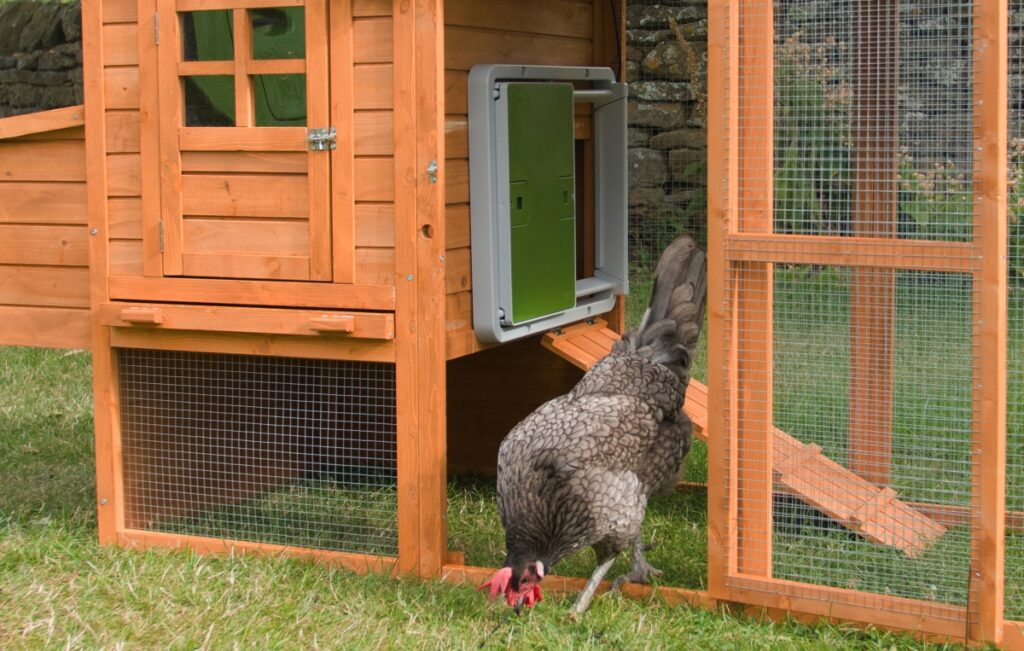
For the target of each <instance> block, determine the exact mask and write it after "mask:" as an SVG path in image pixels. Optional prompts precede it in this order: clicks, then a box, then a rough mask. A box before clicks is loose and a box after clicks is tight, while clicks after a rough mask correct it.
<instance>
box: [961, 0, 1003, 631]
mask: <svg viewBox="0 0 1024 651" xmlns="http://www.w3.org/2000/svg"><path fill="white" fill-rule="evenodd" d="M1007 12H1008V9H1007V3H1006V2H1000V1H999V0H982V1H980V2H977V3H975V5H974V28H975V31H974V34H975V37H976V41H975V47H976V48H977V49H978V54H977V55H976V56H975V57H974V75H973V76H974V79H975V80H977V93H978V97H981V98H984V101H979V102H978V104H977V106H976V108H975V109H974V116H975V119H974V145H975V149H976V150H977V154H976V155H977V157H978V159H979V160H980V165H977V166H975V167H974V188H976V190H975V198H976V201H975V202H974V224H973V225H974V228H973V232H974V242H975V244H976V245H977V246H978V248H979V250H980V251H981V254H982V265H981V269H980V270H979V271H978V273H976V274H975V276H974V284H973V286H974V288H975V291H976V292H978V294H979V296H978V298H979V299H980V300H978V301H976V302H975V305H976V310H975V315H974V320H973V322H974V328H973V330H974V331H973V340H974V342H975V345H976V347H977V349H978V353H979V354H978V358H977V362H976V363H975V367H974V369H975V370H974V376H973V382H972V385H973V391H972V395H973V398H974V399H973V412H974V413H973V418H972V430H973V433H972V437H971V447H972V449H973V450H974V454H975V455H976V456H975V459H976V463H975V464H974V467H973V480H974V481H973V491H972V500H971V502H972V504H973V505H974V506H975V508H976V509H977V510H976V513H977V517H976V518H975V521H974V526H973V527H972V532H971V543H972V552H973V553H972V563H971V572H972V574H973V577H972V579H973V580H972V581H971V582H970V586H971V592H970V594H969V596H968V599H969V601H968V604H969V608H970V610H971V613H972V615H974V614H976V615H977V620H976V625H975V626H972V627H971V633H972V639H975V640H978V641H980V642H987V643H990V644H999V643H1000V642H1002V638H1003V612H1004V601H1005V590H1006V585H1005V564H1006V561H1005V556H1006V391H1007V384H1006V362H1007V352H1006V347H1007V342H1006V339H1007V291H1008V287H1007V259H1006V252H1007V241H1008V225H1007V222H1008V221H1009V220H1008V219H1007V218H1006V215H1007V162H1006V158H1007V96H1008V89H1007V86H1008V82H1007V74H1008V72H1007V70H1008V64H1007V60H1008V57H1007V52H1008V44H1007V40H1008V38H1009V29H1008V22H1009V20H1008V15H1007Z"/></svg>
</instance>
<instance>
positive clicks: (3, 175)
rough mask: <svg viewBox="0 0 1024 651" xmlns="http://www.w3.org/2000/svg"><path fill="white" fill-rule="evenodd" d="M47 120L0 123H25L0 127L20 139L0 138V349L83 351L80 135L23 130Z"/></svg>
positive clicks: (85, 295) (85, 281) (85, 259)
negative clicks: (21, 347)
mask: <svg viewBox="0 0 1024 651" xmlns="http://www.w3.org/2000/svg"><path fill="white" fill-rule="evenodd" d="M62 110H65V111H66V109H62ZM77 110H78V111H79V112H81V107H77ZM49 113H51V114H55V113H56V112H49ZM37 116H38V117H37ZM29 119H33V120H34V121H36V122H38V123H39V124H35V125H32V126H31V127H30V125H28V124H27V121H28V120H29ZM46 120H47V117H46V113H40V114H35V115H34V116H22V117H19V118H7V119H5V120H0V127H3V126H4V125H7V127H16V126H17V125H18V123H26V125H25V126H26V129H14V128H9V129H6V132H7V133H20V134H21V135H19V136H17V137H13V138H7V139H0V344H5V345H18V346H46V347H53V348H87V347H88V346H89V276H88V274H89V272H88V266H89V252H88V231H87V226H86V210H85V205H86V204H85V140H84V132H83V129H82V127H80V126H79V127H75V128H71V129H67V128H62V127H65V126H66V125H65V124H63V123H60V124H58V123H57V122H54V123H53V125H52V126H53V127H56V128H57V129H59V130H58V131H48V130H47V131H41V132H37V133H29V132H28V130H29V129H30V128H31V129H47V128H48V127H47V124H46ZM78 122H79V124H81V119H80V118H79V120H78ZM0 133H3V131H0Z"/></svg>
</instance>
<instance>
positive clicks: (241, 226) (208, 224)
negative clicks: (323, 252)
mask: <svg viewBox="0 0 1024 651" xmlns="http://www.w3.org/2000/svg"><path fill="white" fill-rule="evenodd" d="M184 251H185V253H250V254H263V255H285V256H306V255H309V229H308V228H307V227H306V224H305V223H304V222H302V221H249V220H245V219H186V220H185V241H184Z"/></svg>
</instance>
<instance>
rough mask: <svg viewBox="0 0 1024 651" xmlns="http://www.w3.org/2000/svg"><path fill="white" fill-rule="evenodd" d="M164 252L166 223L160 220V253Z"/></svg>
mask: <svg viewBox="0 0 1024 651" xmlns="http://www.w3.org/2000/svg"><path fill="white" fill-rule="evenodd" d="M163 252H164V223H163V222H160V253H163Z"/></svg>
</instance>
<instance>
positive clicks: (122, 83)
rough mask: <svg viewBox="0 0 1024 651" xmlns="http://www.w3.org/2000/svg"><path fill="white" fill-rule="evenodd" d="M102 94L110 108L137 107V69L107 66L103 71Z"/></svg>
mask: <svg viewBox="0 0 1024 651" xmlns="http://www.w3.org/2000/svg"><path fill="white" fill-rule="evenodd" d="M103 95H104V99H105V100H106V106H107V108H110V109H138V108H139V69H138V68H136V67H130V68H107V69H106V70H104V71H103Z"/></svg>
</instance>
